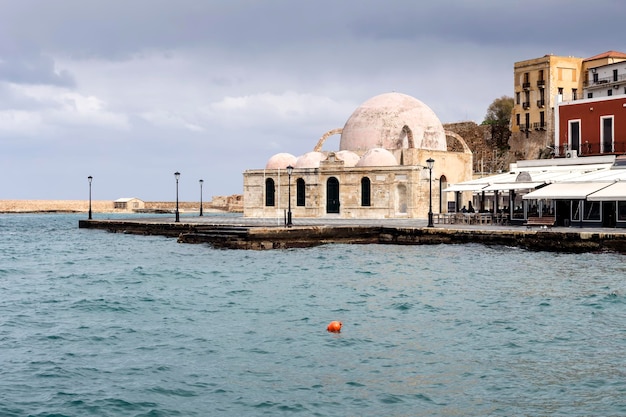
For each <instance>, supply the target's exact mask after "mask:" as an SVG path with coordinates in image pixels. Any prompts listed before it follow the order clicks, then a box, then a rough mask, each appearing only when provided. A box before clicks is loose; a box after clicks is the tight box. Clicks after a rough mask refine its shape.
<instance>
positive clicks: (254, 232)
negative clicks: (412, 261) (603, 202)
mask: <svg viewBox="0 0 626 417" xmlns="http://www.w3.org/2000/svg"><path fill="white" fill-rule="evenodd" d="M79 228H82V229H100V230H106V231H109V232H113V233H130V234H139V235H161V236H168V237H172V238H177V241H178V242H179V243H204V244H209V245H211V246H213V247H215V248H224V249H253V250H264V249H286V248H297V247H310V246H317V245H323V244H331V243H350V244H395V245H423V244H466V243H479V244H484V245H491V246H499V245H503V246H510V247H519V248H524V249H528V250H537V251H553V252H569V253H584V252H617V253H623V254H626V230H622V229H609V228H577V227H553V228H549V229H544V228H533V229H527V228H526V227H525V226H501V225H492V224H487V225H467V224H451V225H450V224H445V225H444V224H435V227H427V225H426V221H425V220H420V219H382V220H370V219H358V220H350V219H339V218H335V219H333V218H330V219H329V218H324V219H320V218H310V219H305V218H297V219H294V225H293V226H292V227H285V225H284V220H283V219H282V218H273V219H269V218H263V219H259V218H244V217H241V216H230V215H224V216H203V217H199V216H196V217H191V216H181V218H180V222H178V223H176V222H174V218H173V217H172V218H169V216H168V217H158V218H156V217H155V218H146V217H141V218H128V219H106V220H105V219H94V220H80V221H79Z"/></svg>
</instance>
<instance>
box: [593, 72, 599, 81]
mask: <svg viewBox="0 0 626 417" xmlns="http://www.w3.org/2000/svg"><path fill="white" fill-rule="evenodd" d="M593 83H594V84H597V83H598V73H597V72H594V73H593Z"/></svg>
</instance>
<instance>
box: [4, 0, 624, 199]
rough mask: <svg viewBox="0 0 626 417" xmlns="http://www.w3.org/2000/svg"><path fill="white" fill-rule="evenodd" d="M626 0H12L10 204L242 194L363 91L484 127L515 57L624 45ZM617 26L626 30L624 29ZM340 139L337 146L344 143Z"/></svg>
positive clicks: (333, 142)
mask: <svg viewBox="0 0 626 417" xmlns="http://www.w3.org/2000/svg"><path fill="white" fill-rule="evenodd" d="M625 15H626V2H624V1H623V0H595V1H593V2H587V1H578V0H549V1H545V0H543V1H538V0H526V1H517V0H507V1H504V0H437V1H428V2H422V1H417V0H384V1H383V0H358V1H357V0H333V1H327V0H318V1H315V2H304V1H299V0H265V1H260V0H257V1H253V0H220V1H218V0H176V1H173V0H168V1H166V0H54V1H52V0H38V1H35V0H0V146H1V148H0V149H1V150H0V170H1V172H0V200H6V199H86V198H87V196H88V183H87V176H89V175H92V176H93V177H94V181H93V188H92V190H93V198H94V199H95V200H109V199H116V198H119V197H138V198H141V199H144V200H147V201H160V200H170V201H171V200H173V199H174V198H175V180H174V175H173V174H174V172H175V171H180V173H181V178H180V184H179V187H180V188H179V191H180V199H181V200H182V201H197V200H198V199H199V193H200V191H199V184H198V180H199V179H201V178H202V179H204V187H203V190H204V199H205V201H206V200H209V199H210V197H211V196H213V195H230V194H238V193H242V189H243V186H242V183H243V179H242V173H243V171H244V170H246V169H256V168H263V167H264V166H265V163H266V161H267V159H268V158H269V157H270V156H272V155H274V154H275V153H278V152H290V153H292V154H294V155H296V156H297V155H301V154H303V153H305V152H308V151H310V150H312V148H313V147H314V146H315V144H316V143H317V141H318V139H319V138H320V137H321V136H322V135H323V134H324V133H325V132H326V131H328V130H330V129H334V128H338V127H342V126H343V124H344V123H345V121H346V120H347V119H348V117H349V116H350V115H351V113H352V111H354V109H355V108H356V107H358V106H359V105H360V104H361V103H363V102H364V101H365V100H367V99H369V98H371V97H373V96H375V95H378V94H381V93H386V92H390V91H397V92H402V93H405V94H409V95H411V96H413V97H416V98H418V99H420V100H421V101H423V102H424V103H426V104H427V105H428V106H430V107H431V108H432V109H433V110H434V111H435V113H436V114H437V115H438V116H439V118H440V119H441V121H442V122H443V123H447V122H458V121H464V120H471V121H475V122H477V123H480V122H481V121H482V120H483V118H484V115H485V112H486V110H487V107H488V106H489V104H490V103H491V102H492V101H493V100H494V99H495V98H498V97H500V96H503V95H508V96H512V95H513V63H514V62H515V61H521V60H525V59H531V58H537V57H540V56H543V55H545V54H549V53H553V54H555V55H572V56H578V57H583V58H586V57H590V56H593V55H596V54H598V53H602V52H605V51H608V50H618V51H626V45H625V44H623V43H621V42H624V41H623V39H625V38H626V36H624V35H625V34H626V33H625V32H626V26H625V25H624V23H623V18H624V16H625ZM620 39H621V40H622V41H620ZM338 144H339V138H338V136H333V137H331V138H330V139H329V140H328V141H327V142H326V145H325V149H327V150H333V149H337V148H338Z"/></svg>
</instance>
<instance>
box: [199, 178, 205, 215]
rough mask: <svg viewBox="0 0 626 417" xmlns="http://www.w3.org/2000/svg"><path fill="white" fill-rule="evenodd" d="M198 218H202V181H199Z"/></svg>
mask: <svg viewBox="0 0 626 417" xmlns="http://www.w3.org/2000/svg"><path fill="white" fill-rule="evenodd" d="M199 182H200V216H202V184H204V180H200V181H199Z"/></svg>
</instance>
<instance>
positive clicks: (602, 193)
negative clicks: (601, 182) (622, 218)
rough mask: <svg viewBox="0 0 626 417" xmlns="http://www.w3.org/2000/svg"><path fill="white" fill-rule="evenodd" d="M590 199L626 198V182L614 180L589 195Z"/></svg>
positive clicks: (588, 198)
mask: <svg viewBox="0 0 626 417" xmlns="http://www.w3.org/2000/svg"><path fill="white" fill-rule="evenodd" d="M587 200H589V201H615V200H626V182H624V181H619V182H614V183H612V184H611V185H609V186H608V187H606V188H603V189H601V190H599V191H596V192H595V193H593V194H590V195H589V196H588V197H587Z"/></svg>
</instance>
